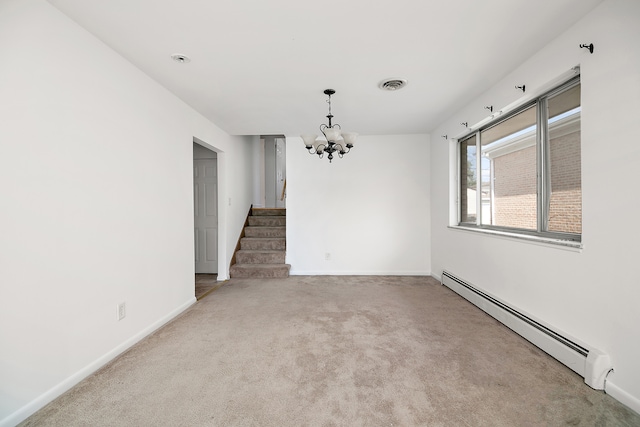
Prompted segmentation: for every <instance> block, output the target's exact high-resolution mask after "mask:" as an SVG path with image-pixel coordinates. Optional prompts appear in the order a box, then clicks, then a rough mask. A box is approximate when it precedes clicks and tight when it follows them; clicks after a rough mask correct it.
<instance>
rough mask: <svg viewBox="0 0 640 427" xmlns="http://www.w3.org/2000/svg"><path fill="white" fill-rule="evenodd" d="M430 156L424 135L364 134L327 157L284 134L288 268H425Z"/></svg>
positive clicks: (400, 272) (417, 271)
mask: <svg viewBox="0 0 640 427" xmlns="http://www.w3.org/2000/svg"><path fill="white" fill-rule="evenodd" d="M429 156H430V154H429V136H428V135H386V136H361V137H359V139H358V140H357V142H356V146H355V147H354V148H353V149H352V152H351V153H349V154H347V155H345V157H344V158H342V159H340V158H336V159H334V160H333V162H332V163H329V161H328V160H327V158H326V156H325V158H324V159H322V160H319V159H318V158H317V156H315V155H314V156H311V155H310V154H309V153H308V152H307V151H306V149H305V147H304V144H303V143H302V139H300V138H298V137H290V138H287V263H289V264H291V274H298V275H304V274H398V275H411V274H416V275H421V274H429V273H430V272H431V265H430V262H429V260H430V257H431V254H430V236H429V221H430V206H429V188H430V185H429V164H430V160H429ZM326 253H329V254H330V257H331V259H330V260H328V261H327V260H325V254H326Z"/></svg>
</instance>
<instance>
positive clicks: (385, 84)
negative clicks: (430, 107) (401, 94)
mask: <svg viewBox="0 0 640 427" xmlns="http://www.w3.org/2000/svg"><path fill="white" fill-rule="evenodd" d="M406 85H407V81H406V80H405V79H386V80H383V81H381V82H380V84H379V85H378V87H379V88H380V89H382V90H398V89H402V88H403V87H405V86H406Z"/></svg>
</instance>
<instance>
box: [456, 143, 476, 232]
mask: <svg viewBox="0 0 640 427" xmlns="http://www.w3.org/2000/svg"><path fill="white" fill-rule="evenodd" d="M476 187H477V167H476V137H475V135H474V136H472V137H471V138H468V139H466V140H464V141H462V142H461V143H460V222H466V223H474V224H475V223H476V217H477V216H476V210H477V209H476Z"/></svg>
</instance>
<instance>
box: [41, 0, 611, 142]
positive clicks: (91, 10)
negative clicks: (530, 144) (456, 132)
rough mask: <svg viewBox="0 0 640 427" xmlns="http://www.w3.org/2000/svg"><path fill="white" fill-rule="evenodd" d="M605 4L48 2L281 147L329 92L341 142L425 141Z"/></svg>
mask: <svg viewBox="0 0 640 427" xmlns="http://www.w3.org/2000/svg"><path fill="white" fill-rule="evenodd" d="M601 1H602V0H535V1H532V0H441V1H432V0H394V1H381V2H380V3H375V2H372V1H371V0H324V1H317V0H316V1H310V0H227V1H222V0H180V1H176V0H109V1H105V0H49V2H50V3H51V4H53V5H54V6H55V7H57V8H58V9H60V10H61V11H62V12H64V13H65V14H66V15H68V16H69V17H71V18H72V19H73V20H75V21H76V22H78V23H79V24H80V25H82V26H83V27H84V28H86V29H87V30H88V31H89V32H91V33H93V34H94V35H96V36H97V37H98V38H99V39H101V40H102V41H103V42H105V43H106V44H107V45H109V46H110V47H112V48H113V49H114V50H116V51H117V52H119V53H120V54H121V55H122V56H124V57H125V58H127V59H128V60H129V61H131V62H132V63H133V64H135V65H136V66H137V67H138V68H140V69H141V70H143V71H144V72H145V73H147V74H148V75H150V76H151V77H152V78H154V79H155V80H156V81H158V82H159V83H160V84H162V85H163V86H165V87H166V88H168V89H169V90H170V91H171V92H173V93H174V94H176V95H177V96H178V97H180V98H181V99H182V100H184V101H185V102H186V103H187V104H189V105H191V106H192V107H193V108H195V109H196V110H198V111H199V112H200V113H201V114H203V115H204V116H206V117H207V118H209V119H210V120H211V121H213V122H214V123H216V124H217V125H218V126H219V127H221V128H222V129H224V130H225V131H227V132H228V133H230V134H233V135H267V134H285V135H289V136H294V135H298V134H301V133H310V132H311V133H318V132H317V131H316V130H317V128H318V126H319V125H320V124H321V123H323V122H325V121H326V119H325V117H324V116H325V115H326V114H327V104H326V102H325V101H326V96H325V95H324V94H323V91H324V89H327V88H332V89H335V90H336V94H335V95H334V96H333V97H332V109H333V114H334V116H335V118H334V122H335V123H339V124H341V125H342V128H343V129H344V130H345V131H354V132H358V133H360V134H363V135H379V134H409V133H428V132H430V131H431V130H433V128H434V127H436V126H437V125H438V124H440V122H442V121H443V120H444V119H446V118H447V117H448V116H450V115H451V114H453V113H454V112H455V111H456V110H458V109H459V108H461V107H462V106H463V105H464V104H465V103H466V102H468V101H469V100H471V99H473V98H475V97H476V96H478V95H479V94H481V93H482V92H483V91H485V90H486V89H488V88H489V87H490V86H492V85H493V84H495V83H496V82H497V81H498V80H500V79H501V77H503V76H504V75H506V74H507V73H508V72H510V71H511V70H513V69H514V68H515V67H516V66H518V65H519V64H521V63H522V62H524V61H525V60H526V59H527V58H528V57H530V56H531V55H532V54H534V53H535V52H537V51H538V50H540V49H541V48H542V47H543V46H544V45H545V44H547V43H548V42H549V41H551V40H552V39H553V38H555V37H556V36H557V35H559V34H560V33H562V32H563V31H564V30H565V29H567V28H568V27H569V26H571V25H572V24H573V23H574V22H576V21H578V20H579V19H580V18H581V17H582V16H584V15H585V14H586V13H587V12H589V11H590V10H592V9H593V8H594V7H595V6H596V5H597V4H599V3H600V2H601ZM580 42H582V40H576V43H580ZM576 48H577V45H576ZM174 53H181V54H184V55H187V56H188V57H190V58H191V62H190V63H188V64H179V63H176V62H174V61H172V60H171V58H170V55H171V54H174ZM389 77H400V78H405V79H407V80H408V81H409V84H408V85H407V87H405V88H404V89H401V90H399V91H396V92H384V91H382V90H380V89H378V83H379V82H380V81H381V80H383V79H386V78H389Z"/></svg>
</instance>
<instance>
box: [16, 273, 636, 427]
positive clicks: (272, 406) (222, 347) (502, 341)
mask: <svg viewBox="0 0 640 427" xmlns="http://www.w3.org/2000/svg"><path fill="white" fill-rule="evenodd" d="M203 325H207V327H203ZM24 425H29V426H37V425H46V426H279V427H280V426H560V425H580V426H638V425H640V415H638V414H636V413H634V412H632V411H630V410H629V409H627V408H626V407H624V406H622V405H621V404H619V403H617V402H616V401H615V400H613V399H612V398H610V397H609V396H607V395H605V394H604V393H603V392H599V391H595V390H592V389H591V388H589V387H588V386H587V385H585V384H584V382H583V380H582V378H580V377H579V376H577V375H576V374H574V373H573V372H572V371H570V370H569V369H568V368H566V367H564V366H563V365H561V364H559V363H558V362H556V361H555V360H554V359H552V358H550V357H549V356H547V355H546V354H545V353H543V352H542V351H540V350H538V349H537V348H536V347H534V346H533V345H531V344H529V343H528V342H527V341H525V340H524V339H522V338H520V337H519V336H518V335H515V334H514V333H512V332H511V331H510V330H508V329H507V328H505V327H504V326H502V325H501V324H499V323H498V322H497V321H496V320H494V319H493V318H491V317H489V316H487V315H486V314H484V313H483V312H482V311H480V310H478V309H477V308H475V307H474V306H473V305H471V304H469V303H468V302H466V301H465V300H464V299H462V298H461V297H459V296H457V295H456V294H455V293H453V292H452V291H450V290H449V289H447V288H445V287H443V286H441V285H440V284H439V283H437V282H436V281H435V280H433V279H431V278H425V277H331V276H313V277H308V276H294V277H290V278H288V279H269V280H264V279H262V280H260V279H231V280H230V281H228V282H225V284H224V286H222V287H221V288H220V289H218V290H216V291H215V292H213V293H211V294H209V295H208V296H207V297H206V298H204V299H202V300H200V301H199V302H198V303H196V304H195V305H194V306H193V307H192V308H190V309H189V310H188V311H187V312H185V313H184V314H183V315H182V316H180V317H179V318H178V319H176V320H174V321H173V322H171V323H170V324H168V325H167V326H165V327H164V328H162V329H161V330H159V331H157V332H156V333H155V334H153V335H152V336H150V337H148V338H147V339H145V340H143V341H142V342H141V343H139V344H138V345H136V346H135V347H133V348H132V349H131V350H129V351H128V352H126V353H125V354H124V355H122V356H121V357H119V358H118V359H116V360H115V361H113V362H112V363H110V364H109V365H108V366H106V367H105V368H103V369H102V370H101V371H99V372H97V373H96V374H95V375H92V376H91V377H89V378H88V379H86V380H85V381H83V382H82V383H80V384H79V385H78V386H76V387H75V388H74V389H72V390H70V391H69V392H68V393H66V394H65V395H63V396H61V397H60V398H59V399H57V400H56V401H54V402H52V403H51V404H49V405H48V406H47V407H45V408H43V409H42V410H41V411H39V412H38V413H36V414H34V415H33V416H32V417H31V418H30V419H28V420H27V421H25V423H24Z"/></svg>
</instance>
